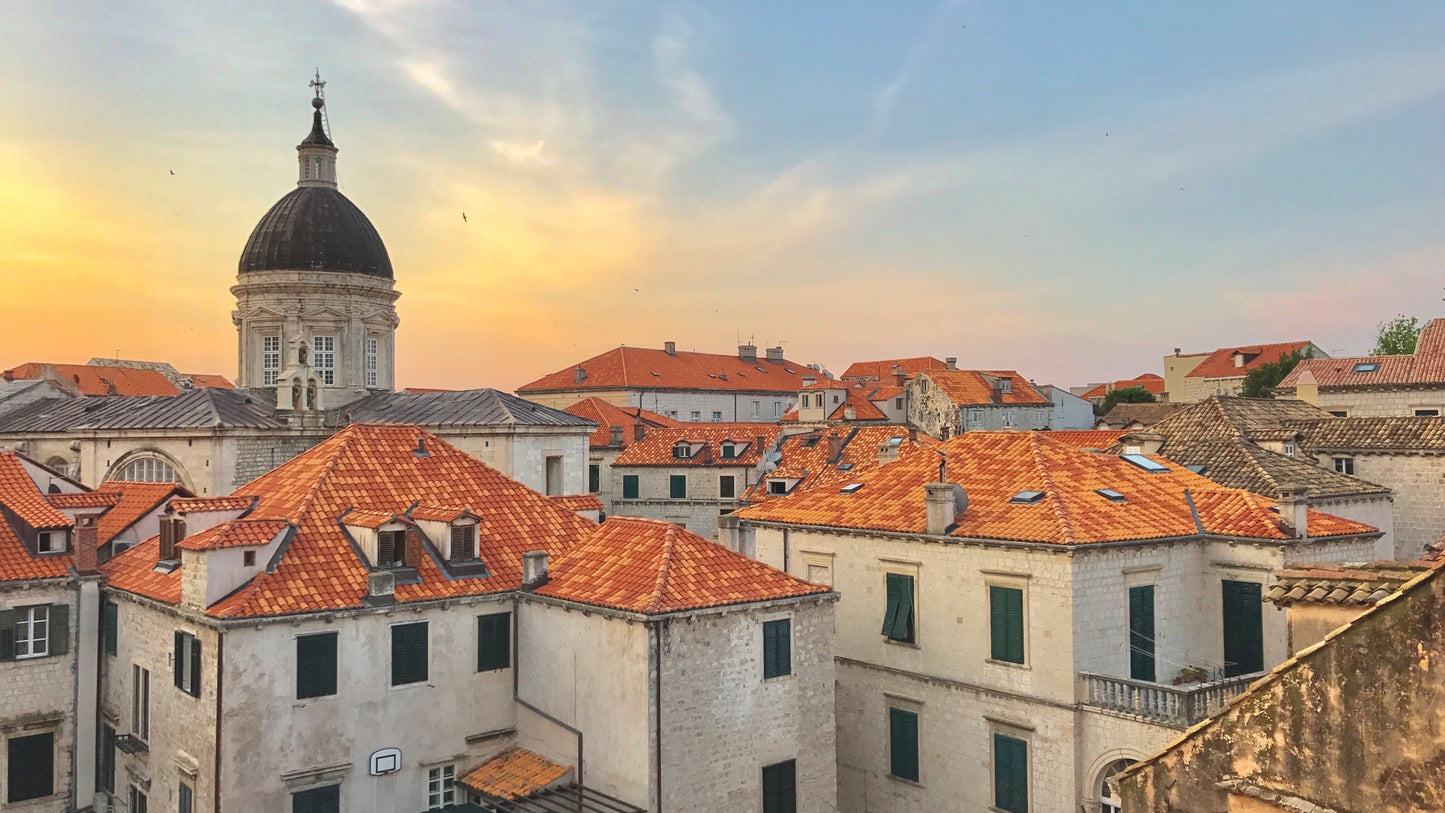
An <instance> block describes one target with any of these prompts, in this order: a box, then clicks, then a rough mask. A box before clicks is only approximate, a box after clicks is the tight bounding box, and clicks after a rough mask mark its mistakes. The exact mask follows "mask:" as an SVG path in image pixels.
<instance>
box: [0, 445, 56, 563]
mask: <svg viewBox="0 0 1445 813" xmlns="http://www.w3.org/2000/svg"><path fill="white" fill-rule="evenodd" d="M0 504H4V505H5V507H7V508H9V509H10V510H11V511H13V512H14V513H16V514H17V515H20V516H21V517H22V518H26V521H27V522H29V524H30V525H31V527H36V524H35V522H30V521H29V519H28V518H33V519H35V520H36V521H39V522H45V523H50V524H49V525H47V526H43V527H52V528H57V527H60V528H69V527H70V525H71V523H70V520H69V519H67V518H66V517H65V515H64V514H61V513H60V512H59V511H56V510H55V509H54V508H52V507H51V506H50V505H49V504H48V503H46V502H45V496H44V495H43V494H41V493H40V491H39V489H37V488H36V487H35V481H34V480H31V479H30V475H29V474H27V473H26V472H25V468H24V466H23V465H22V464H21V462H20V457H19V455H17V454H15V453H14V452H0ZM57 518H58V519H57ZM71 561H72V560H71V557H70V556H69V555H65V554H61V555H50V556H31V555H30V552H29V551H28V550H26V548H25V545H24V543H23V542H21V541H20V537H19V536H16V534H15V529H13V528H11V527H10V523H9V522H6V521H5V520H4V518H0V581H6V582H8V581H26V580H30V579H56V578H62V577H64V576H66V575H69V573H70V564H71Z"/></svg>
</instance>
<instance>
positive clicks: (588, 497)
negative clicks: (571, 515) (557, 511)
mask: <svg viewBox="0 0 1445 813" xmlns="http://www.w3.org/2000/svg"><path fill="white" fill-rule="evenodd" d="M547 499H549V500H551V501H552V502H554V503H557V504H558V505H560V506H562V507H563V508H566V509H567V510H568V511H601V510H602V509H603V507H604V506H603V505H602V499H601V498H600V497H598V496H597V495H596V494H554V495H552V496H551V497H548V498H547Z"/></svg>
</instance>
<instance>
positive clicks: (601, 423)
mask: <svg viewBox="0 0 1445 813" xmlns="http://www.w3.org/2000/svg"><path fill="white" fill-rule="evenodd" d="M565 411H566V412H568V413H570V414H572V415H576V416H577V417H579V418H586V419H587V420H589V421H594V422H596V423H597V430H596V431H594V432H593V433H592V436H591V437H590V438H588V440H587V443H588V445H589V446H591V447H593V448H594V449H597V448H603V447H612V448H619V447H616V446H613V444H612V427H614V426H620V427H622V443H621V444H620V446H621V447H626V446H628V445H630V444H631V443H632V442H633V438H634V437H635V430H636V427H637V424H638V423H639V422H641V423H642V425H643V432H644V434H645V433H646V432H647V430H649V429H655V428H658V427H664V426H677V421H675V420H673V419H672V418H669V417H667V416H666V415H659V414H658V413H656V412H649V411H647V410H645V409H643V408H641V407H627V408H625V409H624V408H623V407H619V406H616V405H614V404H610V403H608V402H607V401H604V400H602V399H601V398H597V397H592V398H584V399H582V400H581V401H578V402H577V403H575V404H573V405H572V406H569V407H567V409H566V410H565Z"/></svg>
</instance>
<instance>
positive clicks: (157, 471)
mask: <svg viewBox="0 0 1445 813" xmlns="http://www.w3.org/2000/svg"><path fill="white" fill-rule="evenodd" d="M109 479H114V480H129V481H130V482H133V483H179V482H180V481H181V477H180V475H178V474H176V470H175V467H173V466H172V465H171V464H169V463H167V462H166V461H164V460H161V459H160V458H158V457H138V458H136V459H134V460H131V461H130V462H128V463H126V464H125V465H124V466H122V467H121V469H120V471H119V472H117V473H116V474H115V476H114V477H112V478H109Z"/></svg>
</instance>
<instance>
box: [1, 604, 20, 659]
mask: <svg viewBox="0 0 1445 813" xmlns="http://www.w3.org/2000/svg"><path fill="white" fill-rule="evenodd" d="M19 618H20V616H19V613H18V612H17V611H15V610H0V661H13V660H15V625H16V624H18V623H19Z"/></svg>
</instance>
